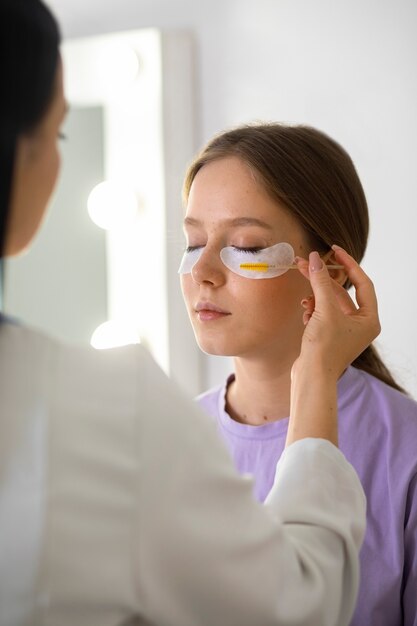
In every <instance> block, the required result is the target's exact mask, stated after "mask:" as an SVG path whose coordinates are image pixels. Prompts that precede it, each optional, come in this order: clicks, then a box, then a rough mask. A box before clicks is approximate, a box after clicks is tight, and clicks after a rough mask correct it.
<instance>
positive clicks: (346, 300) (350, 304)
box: [332, 280, 358, 315]
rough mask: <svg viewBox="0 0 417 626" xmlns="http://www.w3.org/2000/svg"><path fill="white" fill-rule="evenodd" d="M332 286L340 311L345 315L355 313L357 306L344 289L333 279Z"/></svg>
mask: <svg viewBox="0 0 417 626" xmlns="http://www.w3.org/2000/svg"><path fill="white" fill-rule="evenodd" d="M332 287H333V292H334V295H335V296H336V300H337V302H338V304H339V307H340V310H341V311H342V313H344V314H345V315H353V314H354V313H356V312H357V310H358V309H357V306H356V304H355V303H354V301H353V300H352V298H351V297H350V295H349V293H348V292H347V291H346V289H345V288H344V287H342V285H340V284H339V283H338V282H337V281H335V280H332Z"/></svg>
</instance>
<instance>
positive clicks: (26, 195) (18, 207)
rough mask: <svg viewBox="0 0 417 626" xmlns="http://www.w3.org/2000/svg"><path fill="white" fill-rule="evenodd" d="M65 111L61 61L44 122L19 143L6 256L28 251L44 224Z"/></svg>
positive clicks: (58, 161) (52, 185)
mask: <svg viewBox="0 0 417 626" xmlns="http://www.w3.org/2000/svg"><path fill="white" fill-rule="evenodd" d="M66 109H67V106H66V102H65V98H64V89H63V73H62V63H61V61H60V62H59V64H58V68H57V75H56V81H55V89H54V93H53V97H52V100H51V102H50V104H49V107H48V109H47V111H46V113H45V115H44V117H43V119H42V120H41V121H40V123H39V124H38V126H37V127H36V128H35V129H34V130H33V131H32V132H31V133H30V134H27V135H22V136H21V137H19V139H18V142H17V147H16V160H15V167H14V175H13V183H12V192H11V202H10V213H9V223H8V230H7V237H6V242H5V255H6V256H14V255H17V254H20V253H22V252H23V251H25V250H26V249H27V247H28V246H29V244H30V243H31V241H32V240H33V238H34V236H35V234H36V233H37V231H38V229H39V227H40V225H41V223H42V220H43V218H44V215H45V212H46V207H47V204H48V201H49V199H50V197H51V194H52V191H53V189H54V187H55V184H56V182H57V179H58V173H59V168H60V155H59V149H58V140H59V129H60V127H61V124H62V122H63V120H64V117H65V113H66Z"/></svg>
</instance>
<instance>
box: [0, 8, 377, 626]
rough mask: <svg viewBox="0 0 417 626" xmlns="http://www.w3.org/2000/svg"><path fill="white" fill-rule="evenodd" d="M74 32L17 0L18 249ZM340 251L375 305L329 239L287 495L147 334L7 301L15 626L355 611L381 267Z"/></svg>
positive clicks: (13, 140) (10, 113)
mask: <svg viewBox="0 0 417 626" xmlns="http://www.w3.org/2000/svg"><path fill="white" fill-rule="evenodd" d="M58 46H59V33H58V28H57V25H56V22H55V20H54V19H53V17H52V15H51V14H50V12H49V10H48V9H47V8H46V6H45V5H44V4H43V3H42V2H41V1H40V0H1V2H0V84H1V85H2V95H1V98H0V232H1V252H2V254H3V255H5V256H9V255H13V254H18V253H19V252H21V251H22V250H24V249H25V248H26V247H27V246H28V245H30V242H31V241H32V239H33V237H34V236H35V233H36V231H37V229H38V227H39V225H40V223H41V221H42V219H43V216H44V213H45V208H46V204H47V201H48V199H49V196H50V194H51V191H52V188H53V186H54V184H55V182H56V177H57V172H58V168H59V151H58V148H57V141H58V136H59V130H60V125H61V123H62V120H63V117H64V115H65V108H66V104H65V97H64V93H63V87H62V67H61V62H60V57H59V50H58ZM74 254H76V252H74ZM335 254H336V256H337V257H338V262H340V263H342V264H343V265H344V267H345V268H346V271H347V272H348V274H349V276H350V277H351V279H352V281H353V282H354V284H355V286H356V287H357V290H358V296H359V300H360V307H359V309H358V310H356V309H354V310H353V309H351V308H350V306H351V304H350V299H349V298H348V297H347V296H346V297H345V298H343V294H342V296H341V294H340V292H339V293H338V296H337V297H336V295H335V294H334V293H333V290H332V287H331V279H330V277H329V274H328V273H327V270H326V269H324V268H322V271H316V270H318V269H319V265H320V263H319V262H318V260H317V255H315V254H312V255H311V260H310V267H309V266H308V263H306V262H303V261H300V262H299V267H300V271H301V272H304V273H307V275H308V276H309V278H310V280H311V285H312V289H313V291H314V293H315V294H316V302H315V307H314V311H313V312H312V316H311V319H310V322H309V324H308V326H307V329H308V332H307V333H306V335H305V337H306V341H305V343H304V347H303V349H302V350H301V353H300V356H299V358H298V359H297V363H296V365H295V366H294V385H293V398H294V402H293V410H292V421H291V423H292V425H293V433H292V436H291V438H290V439H289V443H293V445H289V446H288V450H287V452H286V453H285V454H284V456H283V459H282V460H281V463H280V465H279V467H278V468H277V481H276V485H275V486H274V487H273V488H272V490H271V494H270V496H269V507H268V508H269V510H266V508H264V507H261V506H259V504H258V503H256V502H254V501H253V498H252V494H251V490H250V487H249V486H248V485H247V484H246V483H245V481H242V480H241V479H240V477H239V476H238V475H237V474H236V472H235V471H234V469H233V467H232V466H231V464H230V459H229V458H228V455H227V454H226V453H225V451H224V449H223V446H222V444H221V442H219V441H218V438H217V436H216V432H215V429H214V428H213V425H212V424H211V423H210V422H209V421H208V420H204V419H202V418H201V415H200V414H199V412H198V411H197V410H196V407H195V406H193V404H192V403H188V402H186V401H185V400H184V398H183V397H182V396H181V394H179V393H178V392H177V391H176V389H175V388H174V387H173V385H172V384H171V383H170V382H169V381H168V380H167V378H166V377H165V376H164V375H163V374H162V372H161V371H160V370H159V369H158V368H157V366H156V365H155V363H153V361H152V359H151V358H150V357H149V355H147V354H146V352H145V351H144V350H143V349H141V348H140V347H138V346H132V347H130V348H129V347H127V348H124V349H118V350H109V351H101V352H100V351H94V350H93V349H90V348H75V347H71V346H68V345H65V344H61V343H59V342H57V341H54V340H53V339H52V338H49V337H46V336H44V335H43V334H42V333H40V332H37V331H36V330H35V329H31V328H27V327H25V326H24V324H17V323H14V322H12V321H10V320H8V319H7V318H5V317H1V316H0V624H1V625H2V626H3V625H4V626H6V625H7V626H20V625H23V624H35V623H36V624H39V625H40V624H53V625H54V626H62V625H64V624H77V626H99V625H100V626H101V625H102V624H108V625H109V626H113V625H114V626H116V625H120V624H127V623H130V624H133V623H139V622H140V623H145V622H146V623H148V624H150V623H152V624H158V625H159V626H162V625H163V624H174V625H179V626H186V625H190V626H191V625H192V626H213V625H214V624H222V625H226V624H227V625H230V626H233V625H235V624H236V625H239V626H245V625H247V626H253V625H254V624H263V625H265V626H266V625H267V624H271V625H272V624H277V625H278V624H285V623H290V624H294V623H297V624H300V625H305V626H307V625H308V626H313V625H317V626H323V625H324V624H326V625H327V624H332V623H337V624H338V625H340V624H346V623H347V622H348V620H349V616H350V615H351V612H352V610H353V606H354V601H355V596H356V591H357V583H358V551H359V547H360V544H361V540H362V536H363V531H364V524H365V502H364V497H363V492H362V489H361V487H360V484H359V481H358V479H357V476H356V474H355V472H354V471H353V469H352V467H351V465H349V463H347V461H346V460H345V458H344V457H343V455H342V454H341V453H340V451H338V450H337V448H336V447H335V445H333V444H334V443H336V432H337V425H336V407H335V403H334V401H333V399H334V395H335V393H336V377H337V375H339V374H340V372H341V371H342V370H343V368H344V367H345V366H346V363H348V362H349V361H350V360H351V359H352V358H353V357H354V356H355V355H356V354H357V353H358V352H359V351H360V350H362V349H363V348H364V347H365V346H366V345H368V344H369V342H370V341H372V339H373V338H374V337H375V336H376V334H377V333H378V332H379V324H378V315H377V307H376V299H375V294H374V291H373V288H372V284H371V283H370V281H369V279H368V278H367V276H366V275H365V274H364V273H363V272H362V270H361V269H360V268H359V266H358V265H357V263H356V262H355V261H354V260H353V259H352V258H351V257H349V255H348V254H347V253H346V252H344V251H340V250H339V251H337V252H336V253H335ZM51 262H52V263H53V259H51ZM300 275H301V274H300ZM46 279H47V278H46V277H45V280H46ZM323 326H325V327H326V329H327V331H328V332H329V335H330V336H331V337H334V338H336V337H338V336H339V335H341V334H344V335H345V336H347V331H348V330H350V331H351V333H350V335H349V340H348V341H347V340H344V341H341V342H340V346H339V347H340V349H339V351H338V353H337V355H335V359H334V361H333V366H334V367H333V371H332V372H329V371H328V369H327V368H326V369H323V368H322V363H323V361H324V358H323V357H324V356H325V355H326V354H328V353H329V346H328V343H327V341H326V339H325V338H324V336H323V333H322V331H321V329H322V328H323ZM311 339H314V341H311ZM310 371H314V384H311V383H310V381H309V377H310ZM307 377H308V378H307ZM304 392H306V393H307V394H310V397H307V398H306V402H305V403H303V402H300V401H299V400H300V398H301V397H302V395H303V393H304ZM307 413H308V418H309V419H308V420H307V419H306V417H307ZM331 442H333V443H331ZM307 479H308V481H307ZM307 482H308V484H307ZM336 489H337V490H338V493H337V495H336V496H335V491H336ZM294 494H296V498H297V499H294ZM253 577H255V578H256V579H257V580H262V583H261V584H259V585H258V584H253ZM300 597H301V598H302V599H303V601H302V604H300V601H299V599H300Z"/></svg>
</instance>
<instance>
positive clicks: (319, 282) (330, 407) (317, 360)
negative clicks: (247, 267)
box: [286, 246, 380, 445]
mask: <svg viewBox="0 0 417 626" xmlns="http://www.w3.org/2000/svg"><path fill="white" fill-rule="evenodd" d="M334 255H335V258H336V261H337V262H338V263H341V264H342V265H343V266H344V267H345V270H346V273H347V276H348V277H349V279H350V281H351V282H352V284H353V285H354V286H355V289H356V298H357V302H358V307H356V306H355V304H354V303H353V301H352V299H351V298H350V296H349V294H348V293H347V291H346V290H345V289H344V288H343V287H342V286H341V285H339V284H338V283H336V282H335V281H333V280H332V279H331V278H330V275H329V273H328V270H327V268H326V266H325V265H324V264H323V262H322V261H321V259H320V257H319V256H318V254H317V252H313V253H311V255H310V262H309V263H307V261H305V260H304V259H298V266H299V269H300V271H301V273H302V274H303V275H304V276H305V277H306V278H308V279H309V280H310V282H311V287H312V289H313V293H314V297H313V298H312V299H311V300H310V304H309V306H308V309H307V310H306V312H305V314H304V323H305V325H306V328H305V331H304V335H303V339H302V344H301V353H300V356H299V358H298V359H297V360H296V362H295V363H294V365H293V368H292V372H291V376H292V384H291V416H290V423H289V427H288V434H287V442H286V443H287V445H290V444H291V443H293V442H294V441H297V440H299V439H302V438H304V437H322V438H324V439H328V440H329V441H331V442H332V443H334V444H335V445H337V387H336V384H337V381H338V379H339V377H340V376H341V375H342V373H343V371H344V370H345V369H346V367H347V366H348V365H350V363H351V362H352V361H353V360H354V359H355V358H356V357H357V356H358V355H359V354H360V353H361V352H362V351H363V350H364V349H365V348H366V347H367V346H368V345H369V344H370V343H371V342H372V340H373V339H374V338H375V337H376V336H377V335H378V334H379V332H380V324H379V319H378V309H377V301H376V296H375V291H374V287H373V284H372V282H371V281H370V279H369V278H368V276H367V275H366V274H365V272H364V271H363V270H362V269H361V268H360V267H359V265H358V264H357V263H356V261H354V259H353V258H352V257H351V256H349V255H348V254H347V252H345V251H344V250H343V249H342V248H339V247H336V246H334Z"/></svg>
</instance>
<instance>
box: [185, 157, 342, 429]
mask: <svg viewBox="0 0 417 626" xmlns="http://www.w3.org/2000/svg"><path fill="white" fill-rule="evenodd" d="M240 218H250V219H257V220H261V221H262V222H263V223H264V225H257V224H254V223H247V224H244V225H236V223H233V220H237V219H240ZM184 224H185V234H186V239H187V245H188V246H204V251H203V253H202V255H201V257H200V259H199V261H198V262H197V263H196V265H195V266H194V268H193V270H192V272H191V274H184V275H182V276H181V286H182V290H183V295H184V299H185V302H186V306H187V310H188V314H189V317H190V320H191V323H192V326H193V329H194V333H195V336H196V339H197V342H198V344H199V346H200V348H201V349H202V350H203V351H204V352H207V353H209V354H216V355H229V356H233V357H234V367H235V381H234V382H233V383H231V384H230V385H229V388H228V391H227V398H226V408H227V410H228V412H229V414H230V415H231V417H232V418H234V419H235V420H237V421H239V422H242V423H247V424H252V425H260V424H264V423H266V422H268V421H274V420H277V419H281V418H283V417H288V415H289V413H290V388H291V368H292V365H293V363H294V362H295V360H296V359H297V357H298V355H299V354H300V346H301V339H302V336H303V332H304V328H305V323H306V321H308V319H309V317H310V315H311V302H312V299H311V294H312V289H311V285H310V283H309V280H308V278H306V276H303V275H302V274H301V273H300V272H297V271H294V270H289V271H288V272H287V273H285V274H284V275H282V276H279V277H276V278H272V279H265V280H250V279H247V278H243V277H241V276H238V275H237V274H234V273H233V272H231V271H230V270H229V269H227V268H226V267H225V266H224V265H223V263H222V261H221V259H220V257H219V252H220V250H221V249H222V248H223V247H225V246H228V245H234V246H238V247H267V246H271V245H273V244H275V243H278V242H281V241H286V242H288V243H290V244H291V245H292V246H293V248H294V250H295V253H296V255H298V256H300V257H304V256H307V255H308V253H309V252H310V251H311V250H310V247H309V244H308V240H307V236H306V234H305V232H304V231H303V229H302V227H301V226H300V224H299V223H298V221H297V220H296V219H295V218H294V217H293V216H292V215H291V214H290V213H289V211H288V210H287V209H286V208H285V207H284V206H280V205H279V204H277V202H276V201H275V200H273V199H272V198H271V197H270V196H269V195H268V194H267V193H266V191H265V190H264V188H263V187H262V185H261V184H260V183H259V182H258V181H257V179H256V177H255V176H254V174H253V172H252V171H251V169H250V168H249V167H248V166H247V165H246V164H245V163H244V162H243V161H241V160H240V159H239V158H237V157H227V158H222V159H219V160H217V161H214V162H211V163H209V164H207V165H205V166H204V167H203V168H202V169H201V170H200V171H199V172H198V174H197V175H196V177H195V179H194V181H193V184H192V186H191V190H190V195H189V198H188V202H187V207H186V217H185V222H184ZM329 258H330V255H329ZM331 260H332V262H333V261H334V258H332V259H331ZM345 276H346V274H345V273H344V272H343V271H341V272H335V273H334V278H335V279H336V280H338V281H340V282H343V281H344V279H345ZM308 298H310V299H309V300H307V302H308V305H307V304H306V303H305V300H306V299H308ZM302 301H304V304H303V305H301V302H302ZM205 302H209V303H211V304H214V305H215V306H217V307H220V308H221V309H222V310H224V311H225V312H226V313H227V314H226V315H220V316H216V315H215V316H214V317H213V318H210V314H207V313H205V312H204V310H203V311H197V310H196V309H197V308H198V303H205ZM303 306H304V307H306V306H309V307H310V309H308V316H305V315H304V316H303V313H304V310H303Z"/></svg>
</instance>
